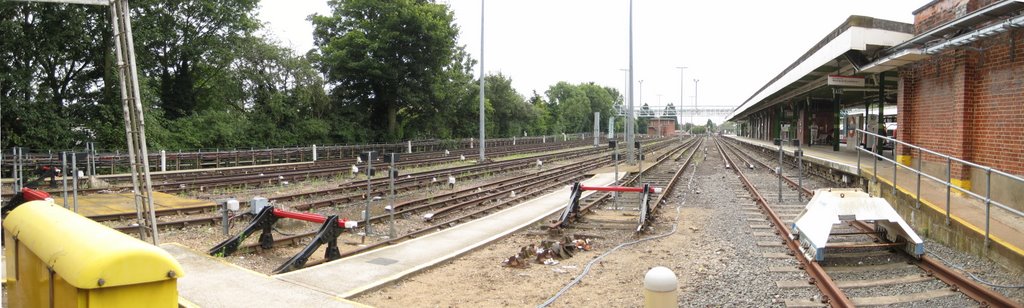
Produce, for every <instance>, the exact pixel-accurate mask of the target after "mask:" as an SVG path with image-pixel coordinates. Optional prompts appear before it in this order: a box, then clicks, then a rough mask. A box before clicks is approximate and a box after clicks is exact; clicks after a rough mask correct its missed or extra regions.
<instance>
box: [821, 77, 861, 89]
mask: <svg viewBox="0 0 1024 308" xmlns="http://www.w3.org/2000/svg"><path fill="white" fill-rule="evenodd" d="M828 85H830V86H839V87H864V77H860V76H843V75H828Z"/></svg>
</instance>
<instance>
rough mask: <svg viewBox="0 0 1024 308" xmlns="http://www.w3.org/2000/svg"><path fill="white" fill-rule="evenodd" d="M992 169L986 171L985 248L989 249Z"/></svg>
mask: <svg viewBox="0 0 1024 308" xmlns="http://www.w3.org/2000/svg"><path fill="white" fill-rule="evenodd" d="M991 214H992V167H988V169H986V170H985V247H988V243H989V238H988V231H989V225H990V224H991V223H992V216H991Z"/></svg>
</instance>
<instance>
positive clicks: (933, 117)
mask: <svg viewBox="0 0 1024 308" xmlns="http://www.w3.org/2000/svg"><path fill="white" fill-rule="evenodd" d="M947 2H948V3H960V2H963V1H946V2H939V3H938V4H942V3H947ZM973 3H974V2H972V4H973ZM978 3H980V2H978ZM937 14H939V13H935V14H933V15H932V17H931V18H938V17H937V16H938V15H937ZM919 21H920V20H919ZM921 22H931V19H928V18H925V19H924V21H921ZM899 87H900V88H899V93H900V95H899V105H898V110H899V111H898V112H899V115H898V121H899V123H900V124H899V130H900V132H899V133H898V134H899V135H900V136H901V137H902V139H904V140H907V141H909V142H911V143H913V144H917V145H920V146H923V147H925V148H929V149H932V150H935V151H938V152H941V153H945V154H949V155H953V156H955V157H958V158H962V159H966V160H969V161H973V162H976V163H979V164H982V165H988V166H992V167H994V168H996V169H1000V170H1003V171H1006V172H1010V173H1014V174H1024V29H1018V30H1016V31H1011V32H1007V33H1003V34H1000V35H996V36H992V37H989V38H985V39H983V40H981V41H979V42H976V43H974V44H972V45H970V46H969V47H968V48H958V49H955V50H948V51H945V52H943V53H942V54H939V55H935V56H933V57H931V58H929V59H926V60H922V61H920V62H918V63H915V64H913V65H908V66H905V67H904V68H903V69H901V70H900V85H899ZM898 151H899V153H900V154H901V155H910V154H914V153H909V151H908V149H907V148H900V149H898ZM914 156H916V155H914ZM924 161H925V162H942V163H944V162H945V161H943V160H939V159H938V158H937V157H930V156H928V155H925V160H924ZM952 173H953V177H954V178H957V179H966V178H967V177H968V175H969V170H968V168H966V167H964V166H958V165H957V164H954V168H953V170H952Z"/></svg>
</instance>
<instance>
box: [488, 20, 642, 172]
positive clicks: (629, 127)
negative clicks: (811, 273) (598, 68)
mask: <svg viewBox="0 0 1024 308" xmlns="http://www.w3.org/2000/svg"><path fill="white" fill-rule="evenodd" d="M481 1H482V0H481ZM633 72H635V70H633V0H629V103H628V105H627V106H626V144H627V145H629V146H627V147H626V155H627V161H626V162H627V163H629V164H630V165H632V164H633V163H634V162H635V161H636V160H635V158H634V157H633V147H632V145H633Z"/></svg>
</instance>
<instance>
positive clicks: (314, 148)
mask: <svg viewBox="0 0 1024 308" xmlns="http://www.w3.org/2000/svg"><path fill="white" fill-rule="evenodd" d="M313 161H314V162H316V145H315V144H314V145H313Z"/></svg>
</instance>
